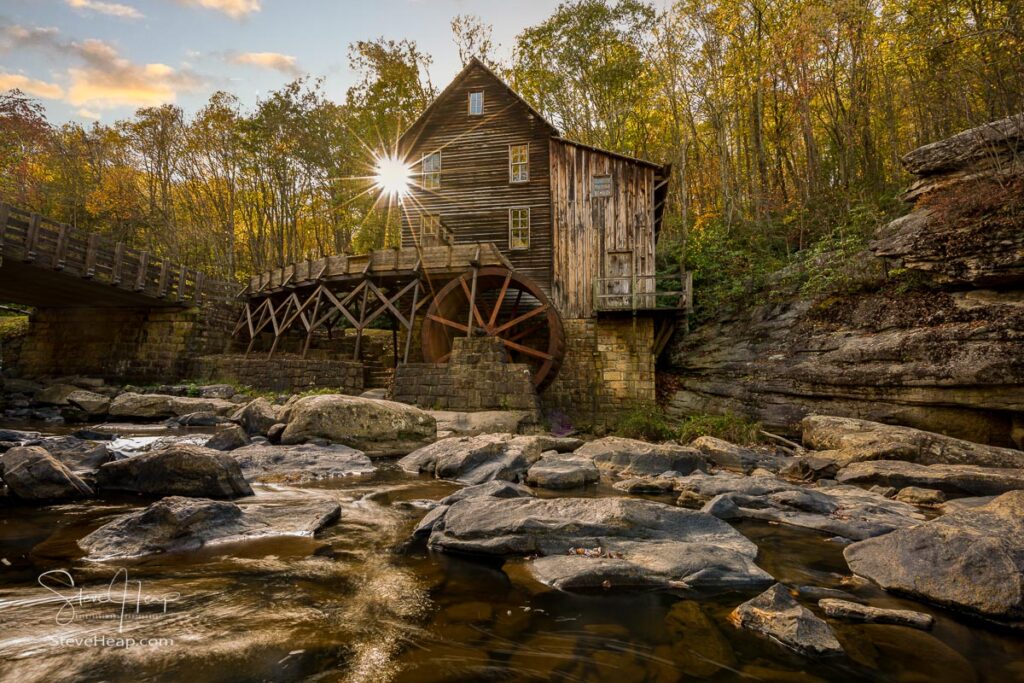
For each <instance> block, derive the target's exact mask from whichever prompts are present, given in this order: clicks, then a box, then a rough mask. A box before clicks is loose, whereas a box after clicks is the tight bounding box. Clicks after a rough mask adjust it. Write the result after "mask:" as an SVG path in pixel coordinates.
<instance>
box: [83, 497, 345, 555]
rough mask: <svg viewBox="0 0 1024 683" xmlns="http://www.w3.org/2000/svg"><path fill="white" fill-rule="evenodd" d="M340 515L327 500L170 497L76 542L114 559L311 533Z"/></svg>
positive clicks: (89, 552) (90, 552)
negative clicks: (260, 501) (236, 500)
mask: <svg viewBox="0 0 1024 683" xmlns="http://www.w3.org/2000/svg"><path fill="white" fill-rule="evenodd" d="M340 516H341V508H340V506H339V505H338V504H337V503H335V502H333V501H330V500H326V499H314V500H311V501H308V502H298V503H296V502H294V501H292V502H289V503H288V504H287V505H246V506H239V505H236V504H235V503H229V502H226V501H215V500H207V499H203V498H183V497H178V496H171V497H168V498H164V499H163V500H160V501H158V502H156V503H153V504H152V505H150V506H149V507H147V508H145V509H143V510H138V511H135V512H131V513H128V514H126V515H122V516H120V517H118V518H117V519H115V520H113V521H112V522H108V523H107V524H104V525H103V526H101V527H100V528H99V529H96V530H95V531H93V532H92V533H91V534H89V535H88V536H85V537H84V538H82V539H81V540H79V541H78V545H79V546H80V547H81V548H82V550H84V551H85V552H86V553H88V558H89V559H91V560H100V561H102V560H116V559H124V558H131V557H141V556H145V555H152V554H156V553H172V552H185V551H190V550H196V549H198V548H201V547H203V546H204V545H208V544H211V543H224V542H238V541H243V540H247V539H251V538H264V537H266V536H307V537H309V536H313V535H314V534H315V533H316V532H318V531H319V530H320V529H322V528H324V527H325V526H328V525H329V524H332V523H333V522H335V521H337V520H338V518H339V517H340Z"/></svg>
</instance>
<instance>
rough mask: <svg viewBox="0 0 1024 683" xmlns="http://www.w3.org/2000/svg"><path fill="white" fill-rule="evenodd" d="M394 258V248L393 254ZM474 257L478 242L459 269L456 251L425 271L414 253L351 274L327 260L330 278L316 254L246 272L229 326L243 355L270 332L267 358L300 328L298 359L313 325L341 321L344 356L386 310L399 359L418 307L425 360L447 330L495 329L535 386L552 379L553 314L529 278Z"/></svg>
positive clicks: (557, 335)
mask: <svg viewBox="0 0 1024 683" xmlns="http://www.w3.org/2000/svg"><path fill="white" fill-rule="evenodd" d="M485 246H489V245H485ZM375 254H376V252H375ZM485 255H486V254H485ZM377 260H378V261H379V260H380V259H377ZM401 260H402V259H401V256H398V257H397V262H399V263H400V262H401ZM481 261H482V259H481V247H479V246H478V247H477V248H476V250H475V252H472V253H471V255H468V256H467V257H466V258H465V259H464V260H463V261H462V263H461V265H462V266H463V267H464V268H465V270H461V272H453V268H455V269H458V268H459V266H460V263H459V261H458V260H455V261H453V260H452V259H451V258H449V260H448V263H447V267H446V268H441V269H438V270H437V271H435V272H432V273H431V272H428V271H427V269H426V268H424V267H423V263H424V258H419V259H417V260H416V262H415V265H414V266H413V267H412V268H390V269H388V270H386V271H378V272H376V273H375V272H373V271H372V270H371V265H372V264H374V263H375V256H374V255H371V256H370V257H368V258H367V259H366V260H365V266H363V268H362V270H361V272H358V273H352V265H354V264H350V263H346V264H345V265H344V268H343V269H342V268H335V270H337V271H338V272H339V275H337V276H334V277H331V276H327V277H325V273H326V271H327V269H328V265H329V264H328V262H327V261H325V262H324V263H325V265H324V266H323V267H322V268H319V269H318V268H317V264H316V263H309V264H305V265H304V266H302V267H299V266H290V267H289V268H288V269H282V270H281V271H280V272H279V274H275V275H274V277H263V276H261V278H254V281H253V283H252V284H250V286H249V287H247V288H246V291H245V292H243V293H242V294H245V293H246V292H248V291H249V290H250V289H255V290H256V291H254V292H252V293H249V294H248V299H247V300H246V301H245V304H244V306H243V310H242V314H241V316H240V318H239V321H238V324H237V325H236V326H235V329H234V335H235V336H239V335H244V337H247V338H248V340H249V343H248V348H247V349H246V355H247V356H248V355H249V354H250V353H252V351H253V349H254V347H255V345H256V343H257V341H258V339H259V338H260V336H261V335H262V334H264V332H270V333H271V334H272V335H273V342H272V343H271V347H270V351H269V354H268V357H273V355H274V353H275V352H276V351H277V350H278V346H279V342H280V341H281V339H282V338H283V337H284V336H285V335H286V334H288V333H290V332H292V331H298V332H299V333H300V334H304V335H305V340H304V342H303V345H302V357H303V358H305V357H306V355H307V354H308V353H309V349H310V346H311V344H312V341H313V337H314V334H315V333H316V332H317V330H320V329H326V330H327V333H328V335H330V334H331V331H332V328H333V327H334V326H335V325H337V324H341V325H343V326H349V327H351V328H353V329H354V330H355V333H356V339H355V349H354V352H353V358H354V359H356V360H358V359H360V357H361V350H362V339H363V332H364V331H365V330H366V329H367V328H368V327H370V326H371V325H372V324H373V323H374V322H375V321H376V320H378V319H379V318H380V317H381V316H384V315H388V316H390V317H391V318H392V320H394V321H395V322H396V323H397V326H398V329H399V330H400V332H401V334H402V336H403V340H404V348H403V349H402V353H401V358H402V362H405V363H408V362H409V356H410V351H411V348H412V345H413V343H414V340H413V335H414V328H415V325H416V319H417V316H418V315H419V314H420V312H421V311H422V309H424V308H428V310H427V311H426V314H425V315H424V317H423V324H422V334H421V346H422V355H423V359H424V360H425V361H427V362H431V363H445V362H447V361H448V359H449V357H450V356H451V350H452V346H453V340H454V339H455V338H456V337H460V336H482V335H486V336H491V337H496V338H498V339H500V340H501V343H502V345H503V346H504V347H505V349H506V351H507V352H508V354H509V358H510V360H511V361H512V362H517V363H527V364H529V365H530V366H531V368H532V369H533V381H534V384H535V386H537V387H538V389H542V388H544V387H545V386H547V385H548V384H549V383H550V382H551V381H552V380H553V379H554V377H555V375H556V374H557V372H558V368H559V367H560V365H561V362H562V356H563V355H564V349H565V335H564V331H563V329H562V323H561V318H560V316H559V314H558V312H557V310H556V309H555V307H554V306H553V304H552V303H551V302H550V301H549V300H548V298H547V295H546V294H545V293H544V291H543V290H542V289H541V288H540V286H538V285H537V284H536V283H535V282H534V281H532V280H531V279H530V278H528V277H526V276H524V275H522V274H520V273H518V272H516V271H515V270H513V269H511V268H510V267H508V264H507V262H506V261H504V260H503V259H502V261H499V263H500V265H487V264H486V263H487V261H486V260H485V261H484V262H483V263H482V262H481ZM490 262H491V263H494V261H493V260H491V261H490ZM359 263H362V262H359ZM342 270H343V271H344V273H343V274H342V272H341V271H342ZM295 273H300V274H304V275H300V277H303V278H304V279H303V280H301V281H299V282H296V283H295V284H294V285H292V280H293V278H294V275H295ZM314 273H316V274H315V275H314ZM275 278H276V280H275ZM261 280H262V281H264V282H265V283H268V282H271V281H272V280H273V281H275V282H276V283H279V284H276V286H274V287H273V288H272V289H273V291H264V290H265V289H267V287H266V285H265V284H264V285H263V287H262V288H261V287H255V286H254V285H255V283H257V282H259V281H261ZM396 353H397V349H396Z"/></svg>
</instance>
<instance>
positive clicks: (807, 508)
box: [676, 473, 924, 540]
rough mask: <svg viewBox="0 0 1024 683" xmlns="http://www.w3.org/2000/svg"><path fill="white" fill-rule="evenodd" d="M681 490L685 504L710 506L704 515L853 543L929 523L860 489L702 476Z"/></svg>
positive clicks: (682, 484)
mask: <svg viewBox="0 0 1024 683" xmlns="http://www.w3.org/2000/svg"><path fill="white" fill-rule="evenodd" d="M676 485H677V488H679V489H680V490H682V491H683V493H682V495H681V496H680V503H681V504H684V503H685V504H692V502H693V501H699V500H707V502H706V503H705V504H704V507H703V508H702V510H703V511H704V512H707V513H709V514H712V515H714V516H716V517H718V518H720V519H726V520H731V519H759V520H762V521H769V522H779V523H781V524H789V525H791V526H797V527H802V528H805V529H813V530H815V531H821V532H824V533H828V534H833V535H836V536H842V537H843V538H849V539H853V540H861V539H865V538H871V537H873V536H879V535H882V534H887V533H889V532H891V531H893V530H894V529H902V528H905V527H909V526H912V525H914V524H917V523H919V522H921V521H923V520H924V515H922V514H921V513H920V512H918V510H917V509H916V508H915V507H914V506H913V505H910V504H908V503H904V502H901V501H896V500H891V499H889V498H886V497H885V496H881V495H879V494H877V493H872V492H870V491H865V490H863V489H861V488H858V487H856V486H831V487H828V488H809V487H805V486H800V485H797V484H792V483H789V482H785V481H782V480H780V479H776V478H774V477H743V476H740V475H735V474H730V473H719V474H717V475H714V476H708V475H705V474H701V473H697V474H693V475H690V476H689V477H683V478H681V479H679V480H678V481H677V484H676ZM712 494H713V496H712V497H711V498H710V499H708V498H707V497H708V496H709V495H712Z"/></svg>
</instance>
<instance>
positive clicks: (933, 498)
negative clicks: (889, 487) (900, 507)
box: [895, 486, 946, 505]
mask: <svg viewBox="0 0 1024 683" xmlns="http://www.w3.org/2000/svg"><path fill="white" fill-rule="evenodd" d="M895 498H896V500H900V501H903V502H904V503H910V504H911V505H941V504H942V503H945V502H946V494H944V493H943V492H942V491H936V490H935V489H923V488H921V487H920V486H907V487H906V488H902V489H900V490H899V492H897V493H896V495H895Z"/></svg>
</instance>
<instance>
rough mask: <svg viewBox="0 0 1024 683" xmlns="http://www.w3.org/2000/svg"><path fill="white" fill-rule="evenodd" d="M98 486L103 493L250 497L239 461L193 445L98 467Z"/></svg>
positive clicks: (250, 493) (149, 453) (167, 448)
mask: <svg viewBox="0 0 1024 683" xmlns="http://www.w3.org/2000/svg"><path fill="white" fill-rule="evenodd" d="M96 481H97V485H98V486H99V488H100V489H101V490H103V491H129V492H132V493H141V494H144V495H150V496H200V497H206V498H237V497H239V496H251V495H252V488H250V486H249V484H248V483H247V482H246V481H245V478H244V477H243V476H242V470H241V468H240V467H239V465H238V462H237V461H236V460H235V459H234V458H232V457H231V456H230V455H228V454H227V453H222V452H220V451H215V450H212V449H209V448H203V447H201V446H192V445H174V446H168V447H166V448H162V449H159V450H154V451H148V452H146V453H142V454H141V455H136V456H133V457H130V458H126V459H124V460H118V461H116V462H109V463H107V464H105V465H103V466H102V467H100V469H99V472H98V473H97V476H96Z"/></svg>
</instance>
